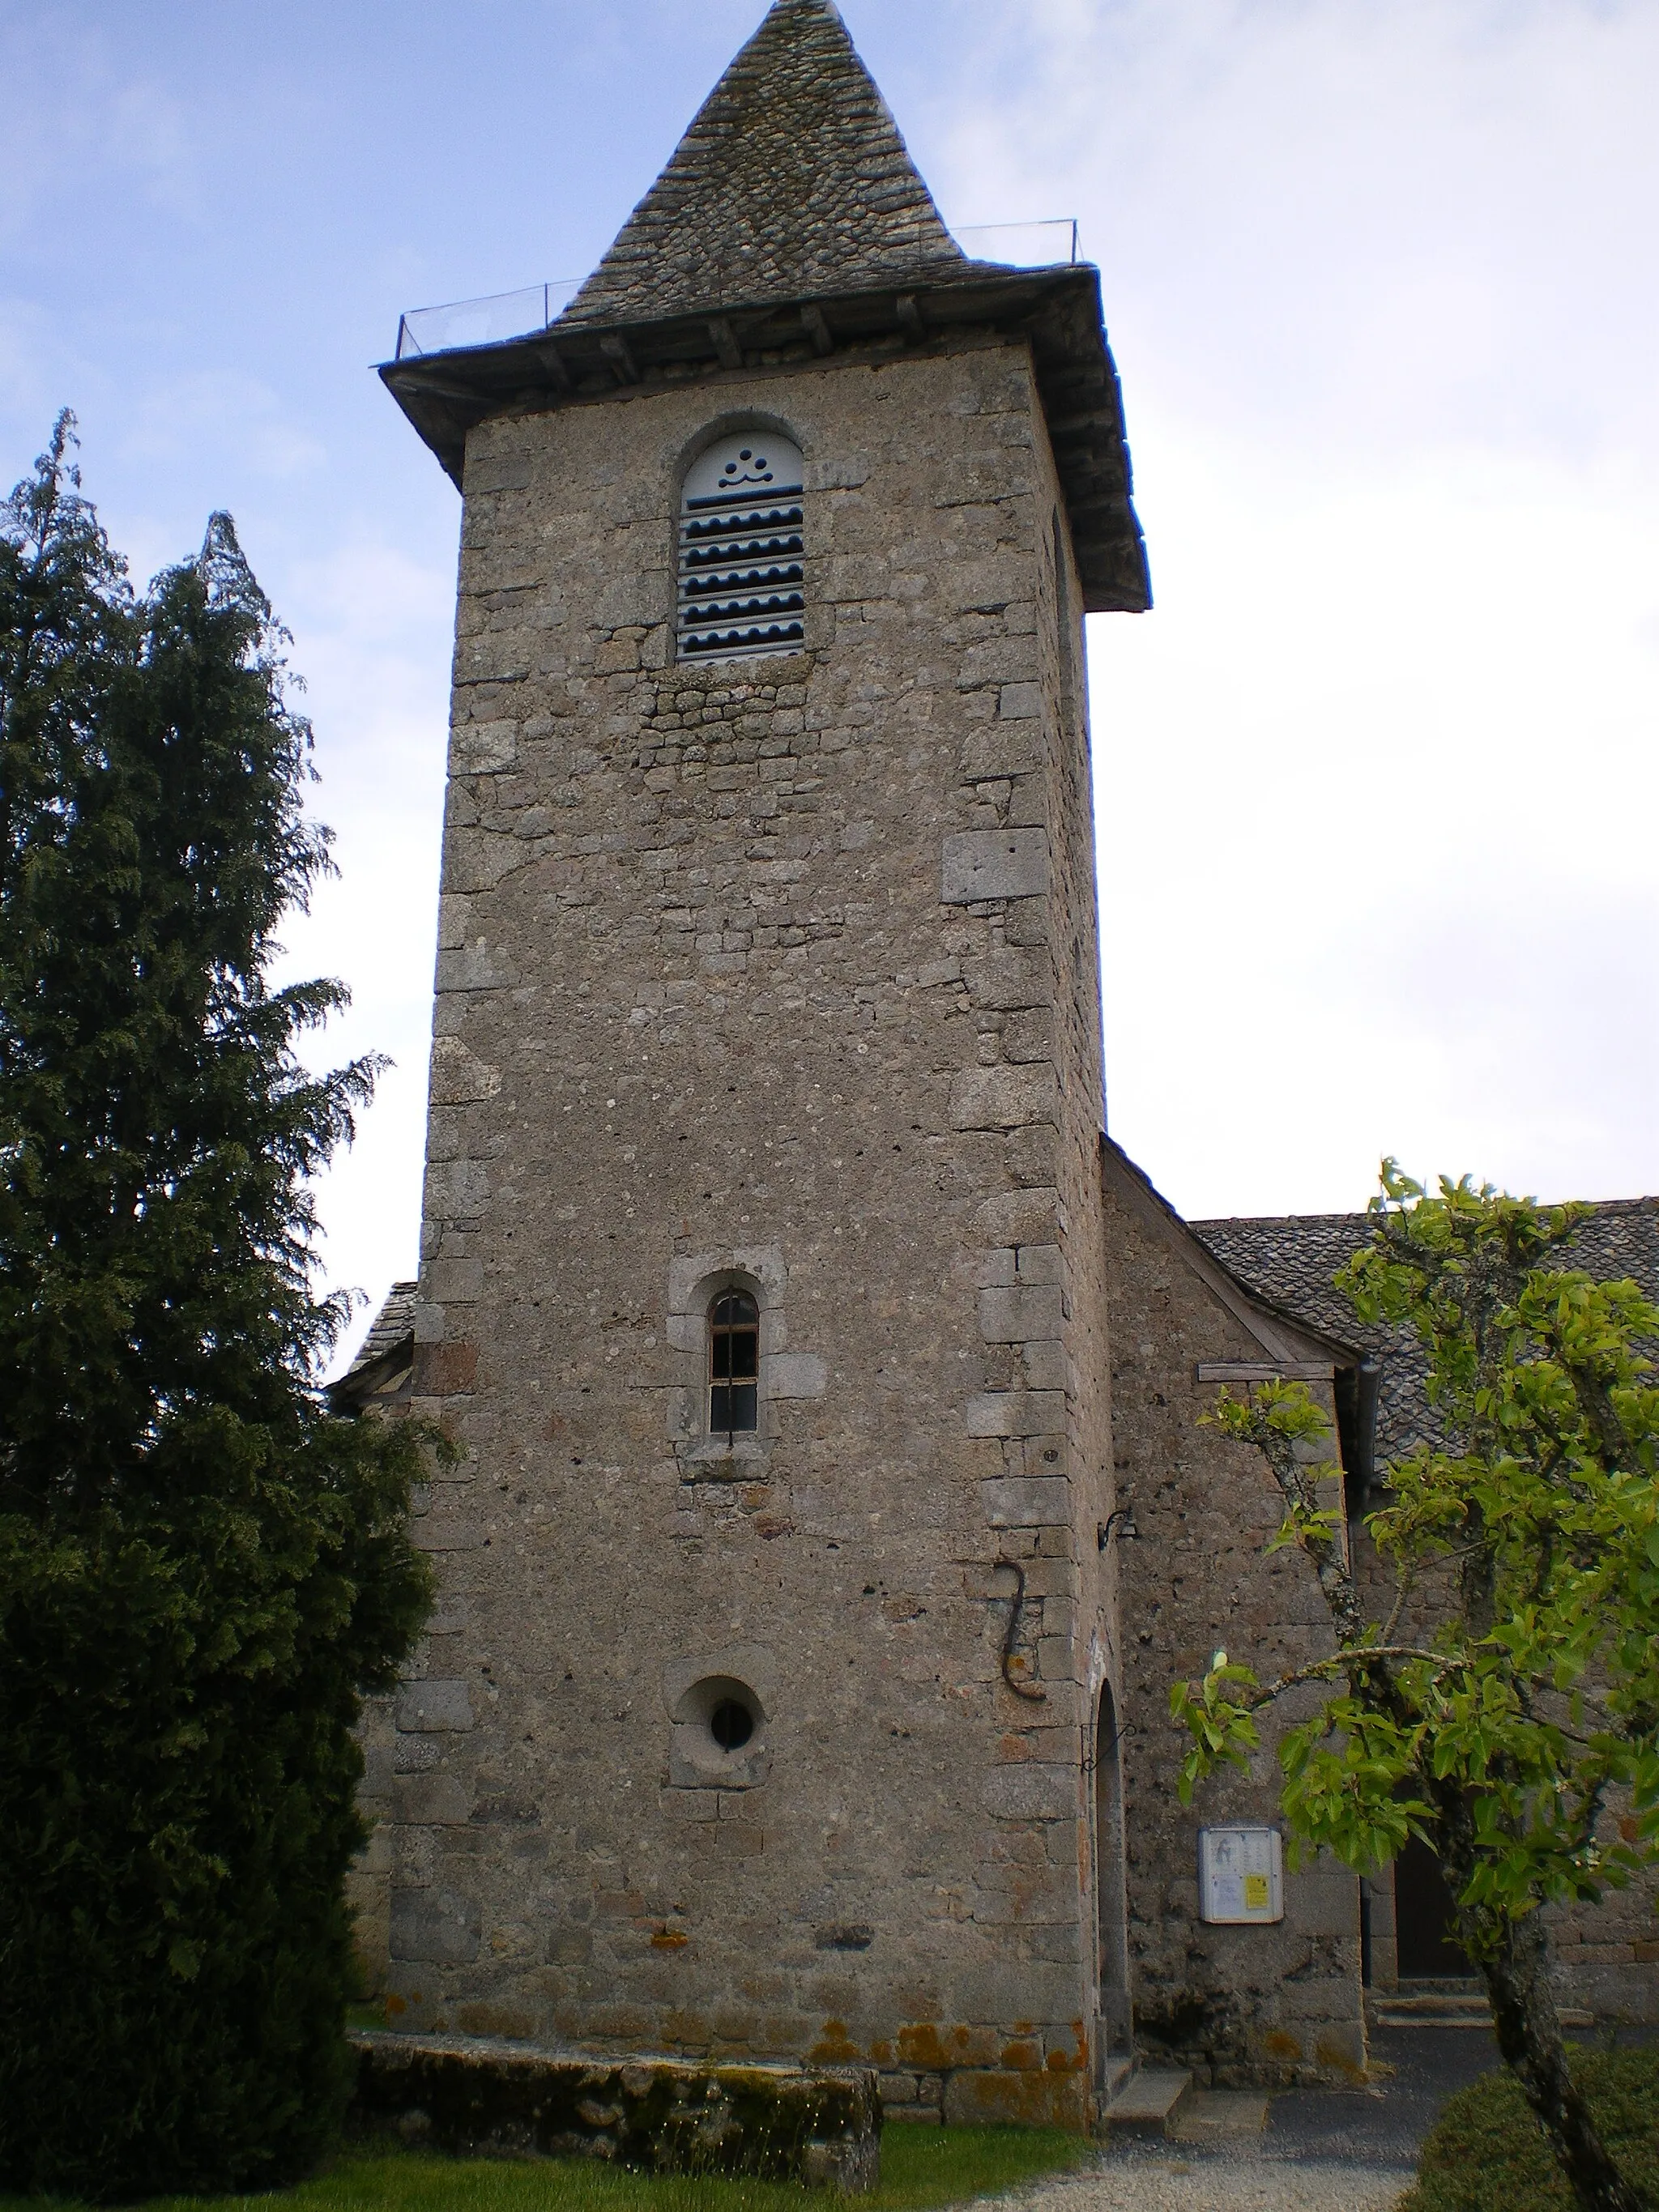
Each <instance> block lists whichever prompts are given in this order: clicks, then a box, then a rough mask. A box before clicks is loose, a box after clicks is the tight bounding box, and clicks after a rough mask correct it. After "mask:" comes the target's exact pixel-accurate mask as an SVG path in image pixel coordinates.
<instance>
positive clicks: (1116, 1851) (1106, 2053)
mask: <svg viewBox="0 0 1659 2212" xmlns="http://www.w3.org/2000/svg"><path fill="white" fill-rule="evenodd" d="M1094 1840H1095V1907H1096V1912H1095V1918H1096V1941H1097V1948H1098V1953H1099V1961H1098V1973H1099V1982H1100V2010H1099V2013H1098V2015H1097V2019H1096V2023H1095V2053H1096V2063H1097V2068H1098V2069H1099V2075H1100V2081H1101V2086H1102V2087H1105V2086H1106V2085H1107V2083H1108V2082H1109V2080H1110V2079H1111V2077H1112V2075H1113V2074H1114V2073H1115V2071H1116V2070H1117V2069H1119V2068H1121V2066H1123V2065H1124V2064H1126V2063H1127V2061H1128V2059H1129V2057H1130V2056H1131V2045H1132V2035H1131V2028H1132V2024H1133V2015H1132V2014H1131V2011H1130V2005H1129V1909H1128V1897H1127V1890H1126V1887H1125V1882H1124V1869H1123V1759H1122V1753H1121V1743H1120V1730H1119V1728H1118V1720H1117V1706H1116V1703H1115V1699H1113V1696H1112V1690H1111V1685H1110V1683H1109V1682H1105V1683H1103V1684H1102V1685H1101V1690H1100V1706H1099V1711H1098V1713H1097V1717H1096V1721H1095V1839H1094Z"/></svg>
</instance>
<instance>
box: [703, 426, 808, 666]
mask: <svg viewBox="0 0 1659 2212" xmlns="http://www.w3.org/2000/svg"><path fill="white" fill-rule="evenodd" d="M804 485H805V469H804V466H803V464H802V461H801V453H800V447H799V446H797V445H795V444H793V442H792V441H790V440H789V439H787V438H779V437H775V436H774V435H773V434H772V432H771V431H769V430H743V431H740V432H739V433H738V435H737V436H736V437H732V438H722V439H721V440H720V443H719V444H718V445H717V446H711V447H709V448H708V452H707V453H703V454H702V455H700V456H699V458H698V459H696V461H695V462H694V463H693V464H692V465H691V469H690V472H689V474H688V475H687V477H686V479H685V491H684V496H683V498H682V500H681V501H680V575H679V585H680V590H679V617H678V637H679V652H680V658H681V659H682V660H729V659H736V658H738V657H739V656H741V655H745V654H749V653H787V652H791V651H793V650H795V649H796V648H798V647H800V646H802V645H804V644H805V641H806V623H805V613H806V591H805V585H806V568H805V555H806V507H805V492H804Z"/></svg>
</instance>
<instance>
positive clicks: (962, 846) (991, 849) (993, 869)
mask: <svg viewBox="0 0 1659 2212" xmlns="http://www.w3.org/2000/svg"><path fill="white" fill-rule="evenodd" d="M1047 890H1048V831H1047V830H1046V829H969V830H966V831H964V832H963V833H962V834H961V835H960V836H955V837H947V838H946V839H945V887H944V890H943V892H942V894H941V896H943V898H944V900H945V903H946V904H947V905H953V906H969V905H973V904H975V903H977V902H979V901H981V900H982V899H1023V898H1041V897H1042V896H1043V895H1044V893H1045V892H1046V891H1047Z"/></svg>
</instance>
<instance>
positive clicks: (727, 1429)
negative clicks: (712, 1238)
mask: <svg viewBox="0 0 1659 2212" xmlns="http://www.w3.org/2000/svg"><path fill="white" fill-rule="evenodd" d="M759 1426H760V1308H759V1307H758V1306H757V1304H756V1303H755V1301H754V1299H753V1298H751V1297H750V1295H749V1293H748V1291H721V1292H720V1295H719V1297H716V1299H715V1300H714V1304H713V1305H712V1306H710V1308H709V1309H708V1433H709V1434H710V1436H714V1437H748V1436H753V1435H754V1433H755V1431H756V1430H757V1429H758V1428H759Z"/></svg>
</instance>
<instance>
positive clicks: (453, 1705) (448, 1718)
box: [397, 1681, 477, 1735]
mask: <svg viewBox="0 0 1659 2212" xmlns="http://www.w3.org/2000/svg"><path fill="white" fill-rule="evenodd" d="M397 1724H398V1728H399V1729H401V1730H403V1731H404V1733H405V1734H406V1735H453V1734H455V1733H457V1732H458V1731H465V1730H466V1729H473V1728H476V1727H477V1720H476V1718H475V1717H474V1715H473V1711H472V1699H471V1692H470V1691H469V1689H468V1686H467V1685H466V1684H465V1682H458V1681H437V1682H410V1683H409V1684H408V1685H407V1686H406V1687H405V1688H404V1691H403V1692H402V1693H401V1695H400V1696H399V1698H398V1705H397Z"/></svg>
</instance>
